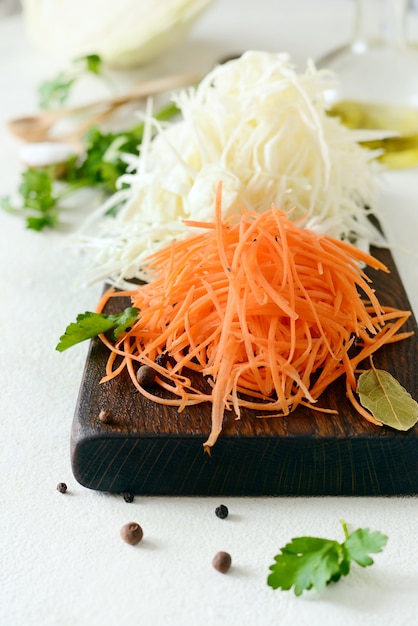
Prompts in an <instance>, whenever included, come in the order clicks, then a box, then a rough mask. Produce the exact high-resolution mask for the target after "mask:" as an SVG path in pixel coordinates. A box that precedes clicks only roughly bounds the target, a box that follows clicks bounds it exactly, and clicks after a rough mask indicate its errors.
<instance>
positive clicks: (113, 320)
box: [56, 307, 139, 352]
mask: <svg viewBox="0 0 418 626" xmlns="http://www.w3.org/2000/svg"><path fill="white" fill-rule="evenodd" d="M138 313H139V309H137V308H136V307H128V308H126V309H125V310H124V311H122V313H118V314H116V315H107V314H105V313H92V312H91V311H86V313H80V314H79V315H78V316H77V320H76V321H75V322H72V323H71V324H69V325H68V326H67V328H66V330H65V333H64V334H63V335H62V336H61V337H60V341H59V343H58V345H57V346H56V350H58V352H64V350H67V349H68V348H71V347H72V346H74V345H76V344H77V343H80V342H81V341H85V340H86V339H92V338H93V337H97V335H100V334H102V333H106V332H108V331H109V330H113V335H114V338H115V339H118V338H119V337H120V336H121V335H122V333H123V332H125V331H126V330H127V329H128V328H129V327H130V326H132V324H133V323H134V322H136V320H137V319H138Z"/></svg>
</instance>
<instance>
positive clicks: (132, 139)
mask: <svg viewBox="0 0 418 626" xmlns="http://www.w3.org/2000/svg"><path fill="white" fill-rule="evenodd" d="M178 111H179V110H178V108H177V106H176V105H175V104H174V103H172V102H171V103H169V104H168V105H166V106H165V107H163V108H162V109H160V110H159V111H157V112H156V114H155V117H156V118H157V119H158V120H160V121H164V120H168V119H170V118H172V117H174V116H175V115H177V114H178ZM143 134H144V124H143V123H140V124H137V125H135V126H134V127H132V128H130V129H128V130H126V131H122V132H119V133H112V132H109V133H103V132H102V131H101V130H100V129H99V128H97V127H92V128H91V129H90V130H89V131H88V133H87V134H86V136H85V140H84V153H83V154H82V155H81V156H80V157H74V156H72V157H70V158H69V159H68V160H67V161H66V162H65V163H64V164H60V166H59V171H60V172H61V173H60V175H59V177H57V172H58V168H57V167H56V166H53V165H51V166H48V167H42V168H28V169H26V170H25V171H24V172H23V173H22V177H21V183H20V185H19V188H18V195H19V197H18V199H17V201H16V202H13V201H12V200H11V198H10V197H7V196H6V197H3V198H0V207H1V208H3V209H5V210H7V211H9V212H13V213H15V214H18V215H22V216H23V217H24V219H25V220H26V226H27V228H29V229H32V230H36V231H41V230H43V229H45V228H54V227H55V226H56V225H57V224H58V222H59V215H60V211H61V208H62V201H63V199H64V198H67V197H68V196H69V195H71V194H73V193H75V192H76V191H77V190H79V189H80V188H82V187H89V188H92V189H96V190H100V191H103V192H104V193H105V194H109V195H110V194H112V193H114V192H115V191H116V181H117V180H118V178H119V177H120V176H122V174H124V172H125V171H126V161H125V160H124V156H123V155H124V154H137V153H138V151H139V149H140V145H141V142H142V138H143Z"/></svg>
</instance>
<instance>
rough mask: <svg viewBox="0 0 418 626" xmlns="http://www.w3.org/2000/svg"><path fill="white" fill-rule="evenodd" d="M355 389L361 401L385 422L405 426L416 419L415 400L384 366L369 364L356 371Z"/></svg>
mask: <svg viewBox="0 0 418 626" xmlns="http://www.w3.org/2000/svg"><path fill="white" fill-rule="evenodd" d="M357 393H358V394H359V397H360V402H361V404H362V405H363V406H364V407H365V408H366V409H368V410H369V411H370V412H371V413H372V414H373V415H374V417H375V418H376V419H378V420H379V421H380V422H382V423H383V424H386V426H391V427H392V428H396V429H397V430H409V429H410V428H412V426H414V425H415V424H416V423H417V422H418V403H417V402H416V401H415V400H414V399H413V398H412V396H411V394H410V393H409V392H408V391H407V390H406V389H405V388H404V387H402V385H401V384H400V383H399V382H398V381H397V380H396V378H394V377H393V376H392V375H391V374H389V372H386V371H385V370H380V369H376V368H375V367H373V366H372V369H370V370H367V371H366V372H363V373H362V374H360V376H359V379H358V381H357Z"/></svg>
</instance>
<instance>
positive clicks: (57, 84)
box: [38, 54, 104, 110]
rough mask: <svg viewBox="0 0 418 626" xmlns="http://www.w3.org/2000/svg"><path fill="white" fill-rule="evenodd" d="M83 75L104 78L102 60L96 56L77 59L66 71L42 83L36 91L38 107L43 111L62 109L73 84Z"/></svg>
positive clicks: (91, 55) (90, 55)
mask: <svg viewBox="0 0 418 626" xmlns="http://www.w3.org/2000/svg"><path fill="white" fill-rule="evenodd" d="M85 74H95V75H96V76H103V77H104V74H103V70H102V59H101V57H100V56H99V55H98V54H89V55H87V56H84V57H79V58H77V59H75V60H74V61H73V62H72V64H71V66H70V67H69V68H68V69H67V70H65V71H62V72H59V73H58V74H57V75H56V76H55V77H54V78H51V79H49V80H46V81H44V82H43V83H42V84H41V85H40V86H39V89H38V96H39V107H40V108H41V109H43V110H45V109H54V108H59V107H62V106H63V105H64V104H65V103H66V102H67V100H68V98H69V96H70V93H71V88H72V87H73V85H74V83H75V82H76V81H77V80H78V79H79V78H81V77H82V76H83V75H85Z"/></svg>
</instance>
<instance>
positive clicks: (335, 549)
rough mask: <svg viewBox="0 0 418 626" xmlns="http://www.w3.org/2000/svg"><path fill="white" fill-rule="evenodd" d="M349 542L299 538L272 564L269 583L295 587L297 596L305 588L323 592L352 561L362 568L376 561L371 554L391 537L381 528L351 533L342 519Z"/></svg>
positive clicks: (283, 550) (379, 550) (274, 587)
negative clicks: (380, 530) (383, 532)
mask: <svg viewBox="0 0 418 626" xmlns="http://www.w3.org/2000/svg"><path fill="white" fill-rule="evenodd" d="M341 524H342V526H343V530H344V534H345V541H344V542H343V543H339V542H338V541H334V540H332V539H321V538H319V537H297V538H296V539H292V541H291V542H290V543H288V544H286V545H285V547H284V548H282V549H281V552H280V554H278V555H277V556H275V557H274V559H275V563H273V565H271V566H270V570H271V574H270V575H269V576H268V578H267V584H268V585H269V586H270V587H272V588H273V589H279V588H280V589H282V590H284V591H288V590H289V589H291V588H292V587H293V588H294V593H295V595H296V596H300V595H301V594H302V593H303V591H305V590H309V589H315V590H316V591H322V590H323V589H324V588H325V586H326V585H329V584H330V583H332V582H337V581H338V580H339V579H340V578H341V576H346V575H347V574H348V573H349V571H350V566H351V562H352V561H355V562H356V563H358V565H360V566H361V567H367V566H368V565H372V564H373V562H374V561H373V559H372V558H371V556H370V553H372V554H373V553H377V552H381V551H382V549H383V547H384V546H385V545H386V542H387V539H388V538H387V536H386V535H383V534H382V533H381V532H379V531H374V532H371V531H370V530H369V529H368V528H359V529H357V530H355V531H354V532H353V533H351V534H350V533H349V532H348V530H347V525H346V523H345V522H344V521H341Z"/></svg>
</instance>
